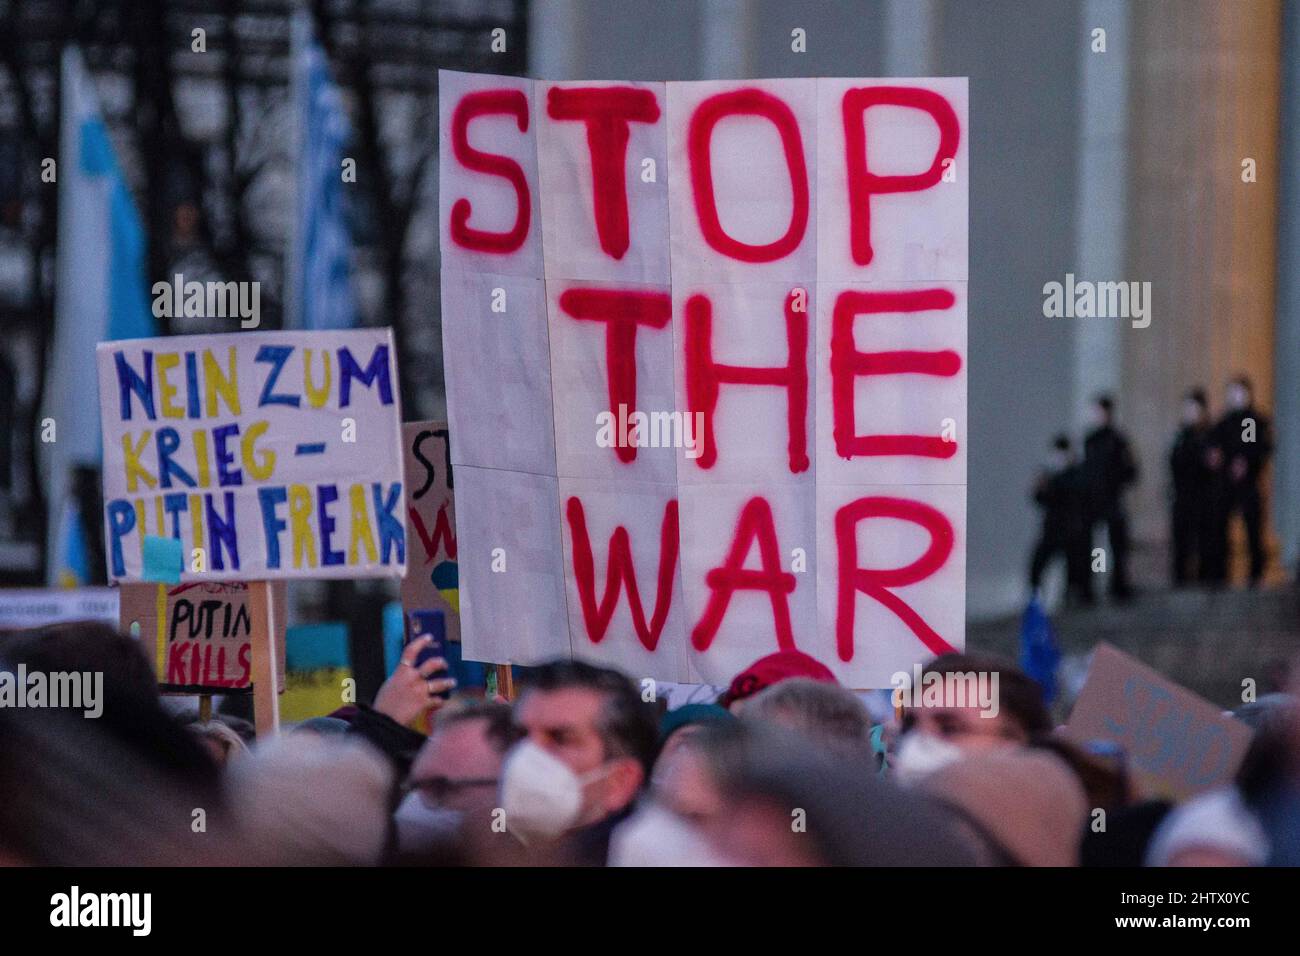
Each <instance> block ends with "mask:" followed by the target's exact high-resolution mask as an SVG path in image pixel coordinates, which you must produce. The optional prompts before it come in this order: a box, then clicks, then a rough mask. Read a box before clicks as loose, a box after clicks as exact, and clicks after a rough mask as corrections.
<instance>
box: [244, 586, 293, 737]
mask: <svg viewBox="0 0 1300 956" xmlns="http://www.w3.org/2000/svg"><path fill="white" fill-rule="evenodd" d="M248 606H249V611H250V613H251V615H252V618H253V634H252V640H253V725H254V726H255V727H256V728H257V736H258V738H259V739H260V738H262V737H270V736H272V735H274V734H277V733H279V732H280V694H279V687H278V681H277V679H276V666H275V657H276V646H275V645H276V638H275V636H276V633H277V629H278V628H277V621H276V615H277V614H283V613H284V611H285V609H284V608H282V607H277V606H276V602H275V601H274V600H272V597H271V585H269V584H268V583H267V582H265V581H250V582H249V584H248Z"/></svg>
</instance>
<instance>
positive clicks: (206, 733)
mask: <svg viewBox="0 0 1300 956" xmlns="http://www.w3.org/2000/svg"><path fill="white" fill-rule="evenodd" d="M185 726H186V728H188V729H189V732H190V733H192V734H194V736H195V737H196V738H198V741H199V743H201V744H203V746H204V747H206V748H207V751H208V753H209V754H211V755H212V759H213V760H214V761H215V762H216V764H217V766H219V767H224V766H225V765H226V764H227V763H229V762H230V761H231V760H234V759H238V758H239V757H243V756H245V755H247V753H248V744H246V743H245V742H244V738H243V737H241V736H239V734H238V732H236V731H235V730H234V728H232V727H229V726H227V725H226V723H225V722H224V721H222V720H220V719H214V720H207V721H203V720H199V719H198V716H197V715H195V717H194V719H193V720H187V721H186V722H185Z"/></svg>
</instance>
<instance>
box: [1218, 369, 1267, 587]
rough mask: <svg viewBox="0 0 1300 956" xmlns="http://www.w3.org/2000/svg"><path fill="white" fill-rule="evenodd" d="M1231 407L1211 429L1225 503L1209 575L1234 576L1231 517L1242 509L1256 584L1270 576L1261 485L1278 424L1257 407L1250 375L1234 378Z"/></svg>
mask: <svg viewBox="0 0 1300 956" xmlns="http://www.w3.org/2000/svg"><path fill="white" fill-rule="evenodd" d="M1227 405H1228V411H1227V412H1226V413H1225V414H1224V416H1223V417H1222V418H1221V419H1219V421H1218V423H1217V424H1216V425H1215V426H1214V429H1213V431H1212V432H1211V433H1210V451H1209V456H1208V459H1207V460H1208V462H1209V465H1210V467H1211V469H1212V470H1213V471H1214V474H1215V476H1216V479H1217V480H1216V482H1215V483H1216V485H1217V486H1218V488H1217V490H1218V497H1219V505H1218V507H1216V508H1215V514H1214V525H1213V530H1212V534H1211V541H1210V555H1209V561H1208V564H1209V569H1208V572H1209V573H1208V579H1209V580H1210V581H1211V582H1212V583H1215V584H1223V583H1224V582H1226V581H1227V579H1228V522H1229V521H1230V520H1231V518H1232V515H1233V514H1234V513H1240V514H1241V519H1242V521H1243V522H1244V523H1245V525H1246V544H1247V548H1248V550H1249V552H1250V585H1251V587H1254V586H1255V585H1257V584H1258V583H1259V579H1260V578H1261V577H1263V575H1264V559H1265V555H1264V503H1263V496H1262V493H1261V489H1260V484H1261V480H1262V477H1263V471H1264V466H1265V464H1267V462H1268V459H1269V456H1270V455H1271V454H1272V453H1273V434H1272V427H1271V424H1270V422H1269V420H1268V418H1267V417H1266V416H1264V415H1262V414H1260V412H1258V411H1257V410H1256V409H1255V398H1254V392H1253V390H1252V388H1251V384H1250V380H1249V379H1248V378H1246V377H1245V376H1244V375H1242V376H1238V377H1237V378H1234V379H1233V380H1232V381H1231V382H1229V383H1228V390H1227Z"/></svg>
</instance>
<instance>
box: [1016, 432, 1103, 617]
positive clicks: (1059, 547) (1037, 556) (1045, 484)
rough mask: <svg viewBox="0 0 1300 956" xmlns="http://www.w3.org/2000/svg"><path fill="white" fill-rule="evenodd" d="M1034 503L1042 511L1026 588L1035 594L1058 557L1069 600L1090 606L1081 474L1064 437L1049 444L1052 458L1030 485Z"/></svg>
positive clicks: (1089, 581)
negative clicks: (1067, 583) (1063, 561)
mask: <svg viewBox="0 0 1300 956" xmlns="http://www.w3.org/2000/svg"><path fill="white" fill-rule="evenodd" d="M1034 501H1036V502H1037V503H1038V505H1039V507H1040V508H1042V509H1043V529H1042V532H1041V533H1040V534H1039V536H1038V544H1037V545H1036V546H1035V547H1034V555H1033V558H1032V559H1031V560H1030V563H1029V586H1030V588H1031V589H1033V591H1034V592H1035V593H1036V592H1037V591H1038V586H1039V584H1040V583H1041V582H1042V578H1043V571H1044V570H1046V568H1047V566H1048V565H1049V564H1050V563H1051V562H1052V561H1053V560H1054V559H1055V558H1056V557H1058V556H1060V557H1064V558H1065V569H1066V579H1067V581H1068V582H1069V594H1070V596H1071V597H1072V598H1074V599H1075V600H1078V601H1082V602H1084V603H1088V602H1091V600H1092V586H1091V580H1090V579H1089V577H1088V544H1087V528H1086V527H1085V525H1084V482H1083V471H1082V469H1081V468H1080V467H1079V463H1078V461H1077V460H1076V459H1075V456H1074V452H1073V450H1072V449H1071V448H1070V439H1069V438H1067V437H1066V436H1065V435H1057V436H1056V438H1055V439H1054V440H1053V441H1052V456H1051V458H1050V460H1049V461H1048V464H1047V467H1046V468H1044V469H1043V470H1042V472H1040V474H1039V476H1038V481H1037V483H1036V484H1035V485H1034Z"/></svg>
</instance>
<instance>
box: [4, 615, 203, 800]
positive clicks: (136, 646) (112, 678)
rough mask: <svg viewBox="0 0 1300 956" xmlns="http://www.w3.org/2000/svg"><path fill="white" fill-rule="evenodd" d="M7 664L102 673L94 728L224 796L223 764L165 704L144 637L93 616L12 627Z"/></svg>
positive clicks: (161, 768) (181, 778) (183, 780)
mask: <svg viewBox="0 0 1300 956" xmlns="http://www.w3.org/2000/svg"><path fill="white" fill-rule="evenodd" d="M4 663H5V664H9V665H11V666H17V665H19V664H23V665H25V666H26V667H27V669H28V671H43V672H45V673H59V672H91V673H98V674H103V681H104V683H103V695H102V698H103V700H102V706H103V713H102V714H101V716H100V717H99V718H98V719H97V720H96V721H95V724H96V725H97V729H98V730H101V731H103V732H104V733H105V734H106V735H107V736H108V737H111V738H112V739H113V740H114V741H116V742H117V743H119V744H121V745H122V746H124V747H126V748H128V749H130V750H131V751H132V752H133V753H135V754H136V755H137V756H138V757H139V758H140V759H141V760H142V761H144V762H146V763H148V764H149V765H150V766H152V767H154V768H156V769H157V770H159V771H160V772H162V773H164V774H167V775H169V776H170V777H172V778H174V779H175V780H177V781H178V782H180V783H182V784H184V785H186V786H191V787H195V788H198V789H199V790H200V791H202V792H205V793H207V794H209V795H210V799H212V800H217V799H219V780H218V768H217V765H216V764H215V763H214V762H213V760H212V758H211V757H210V756H209V754H208V752H207V750H206V749H204V747H203V745H202V744H200V743H199V741H198V740H197V738H195V737H194V736H193V735H192V734H190V732H189V731H187V730H186V729H185V728H184V727H182V726H181V724H180V723H179V722H178V721H176V720H174V719H173V718H172V717H171V715H169V714H168V713H167V712H166V710H164V709H163V705H162V699H161V697H160V696H159V693H158V685H157V683H156V682H155V677H154V672H153V667H152V665H151V664H150V663H149V659H148V658H147V657H146V656H145V652H144V650H143V648H142V647H141V644H140V641H138V640H136V639H135V638H133V637H128V636H127V635H125V634H121V633H119V632H118V631H116V630H114V629H113V628H112V627H109V626H108V625H107V624H102V623H97V622H93V621H77V622H71V623H67V624H52V625H50V626H48V627H43V628H38V629H36V630H30V631H22V632H18V633H14V634H11V635H10V636H9V638H8V639H7V640H6V641H5V642H4Z"/></svg>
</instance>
